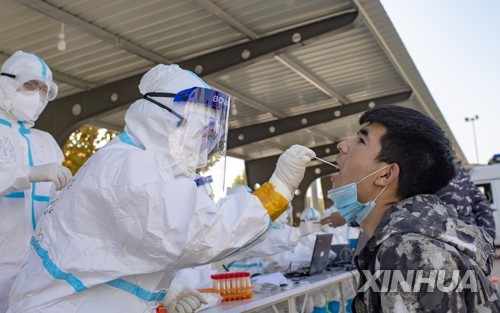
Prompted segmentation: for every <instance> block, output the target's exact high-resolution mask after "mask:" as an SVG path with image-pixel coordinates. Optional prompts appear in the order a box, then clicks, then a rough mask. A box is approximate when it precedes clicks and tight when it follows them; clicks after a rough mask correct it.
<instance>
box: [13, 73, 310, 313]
mask: <svg viewBox="0 0 500 313" xmlns="http://www.w3.org/2000/svg"><path fill="white" fill-rule="evenodd" d="M194 86H199V87H208V86H206V85H205V83H204V82H203V81H202V80H201V79H199V78H198V77H197V76H196V75H194V74H193V73H191V72H189V71H184V70H181V69H180V68H179V67H178V66H176V65H171V66H165V65H157V66H156V67H154V68H153V69H151V70H150V71H148V72H147V73H146V74H145V75H144V76H143V78H142V79H141V82H140V85H139V89H140V91H141V93H142V94H146V93H150V92H164V93H174V94H175V93H179V91H181V90H185V89H187V88H191V87H194ZM158 101H162V103H161V104H162V105H164V106H166V107H173V106H172V99H169V98H162V99H160V100H158ZM171 110H172V109H171V108H170V110H167V109H166V108H164V107H161V106H159V105H156V104H154V103H152V102H151V101H149V100H145V99H141V100H138V101H136V102H135V103H134V104H132V106H131V107H130V108H129V110H128V111H127V113H126V116H125V122H126V127H125V132H124V133H122V134H121V135H119V136H117V137H116V138H114V139H113V140H112V141H111V142H110V143H108V144H107V145H106V146H104V147H103V148H101V149H100V150H99V151H98V152H97V153H96V154H94V155H93V156H92V157H91V158H90V159H89V160H88V161H87V162H86V163H85V165H84V166H83V167H82V168H81V169H80V170H79V171H78V173H77V174H76V175H75V177H74V179H73V181H72V184H71V185H70V186H69V187H68V188H67V189H66V190H64V192H62V193H61V194H60V196H59V198H58V200H57V201H56V202H55V203H53V205H51V206H50V207H49V208H48V209H47V210H46V214H45V215H44V216H43V217H42V218H41V219H40V222H39V225H38V228H37V230H36V233H35V234H34V236H33V238H32V239H31V245H32V250H31V251H30V253H29V254H28V255H27V257H26V259H25V260H24V266H23V268H22V269H21V271H20V273H19V275H18V276H17V278H16V281H15V283H14V286H13V288H12V292H11V295H10V308H9V312H44V313H50V312H66V313H70V312H79V313H85V312H88V313H91V312H92V313H93V312H107V313H111V312H120V313H122V312H153V311H154V309H155V308H156V306H157V305H158V304H159V302H160V301H161V299H163V298H164V297H165V294H166V290H167V289H168V288H169V285H170V281H171V279H172V276H173V274H174V273H175V272H176V271H177V270H179V269H181V268H185V267H192V266H196V265H201V264H206V263H210V262H213V261H216V260H220V259H222V258H225V257H228V256H230V255H233V254H236V253H238V251H240V249H242V248H244V247H247V246H249V245H251V244H252V243H256V242H258V241H259V240H261V239H262V237H263V235H264V234H265V233H266V231H267V230H268V229H269V228H270V225H271V219H270V214H269V213H268V212H269V210H268V209H267V208H265V204H263V202H262V200H261V198H259V197H258V196H254V195H252V194H246V193H240V194H236V195H233V196H231V197H228V198H224V199H221V200H220V201H219V202H218V203H217V204H214V202H213V201H212V200H211V199H210V198H209V196H208V195H207V194H206V193H205V192H204V191H203V190H201V189H200V188H197V186H196V184H195V182H194V181H193V179H192V178H194V174H195V173H194V172H193V173H192V177H191V178H187V176H190V175H189V173H186V169H187V167H185V166H182V167H181V168H179V167H176V166H175V165H176V164H177V161H176V160H174V157H173V155H175V154H176V153H177V151H170V147H173V146H174V145H172V144H170V143H171V141H169V137H171V136H173V135H176V134H175V133H169V132H172V131H175V127H174V126H173V125H179V118H178V117H179V116H181V117H183V114H184V112H181V111H178V112H176V114H173V113H172V112H171ZM184 117H185V116H184ZM187 122H189V121H187ZM178 138H180V137H178ZM285 153H286V152H285ZM313 155H314V153H312V155H311V156H308V157H307V158H305V157H303V158H302V160H304V162H303V163H301V164H303V165H302V167H303V168H302V169H301V173H302V177H303V173H304V171H305V164H306V163H307V162H306V161H307V160H309V161H310V158H311V157H312V156H313ZM205 157H206V156H205ZM195 160H196V159H195ZM299 163H300V162H299ZM278 165H279V161H278ZM302 177H300V178H299V179H298V181H299V182H300V180H301V179H302ZM278 180H279V178H278ZM293 183H294V184H295V183H296V180H293ZM268 184H269V183H268ZM285 184H287V183H286V182H284V183H283V185H285ZM264 185H266V184H264ZM264 185H263V186H264ZM297 185H298V183H297ZM261 188H262V187H261ZM295 188H296V186H295ZM271 189H272V186H271ZM261 196H262V195H261ZM286 201H287V200H285V206H286V203H287V202H286ZM235 208H238V209H237V210H235ZM285 208H286V207H285ZM282 211H283V210H278V211H277V213H276V214H278V215H279V214H281V212H282Z"/></svg>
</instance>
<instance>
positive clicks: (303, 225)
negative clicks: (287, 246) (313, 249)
mask: <svg viewBox="0 0 500 313" xmlns="http://www.w3.org/2000/svg"><path fill="white" fill-rule="evenodd" d="M320 231H321V223H320V222H318V221H302V222H300V225H299V228H297V234H298V236H299V237H304V236H307V235H309V234H312V233H317V232H320Z"/></svg>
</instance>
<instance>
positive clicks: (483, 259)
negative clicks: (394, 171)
mask: <svg viewBox="0 0 500 313" xmlns="http://www.w3.org/2000/svg"><path fill="white" fill-rule="evenodd" d="M491 254H493V240H492V238H491V237H490V236H489V235H487V234H486V233H485V232H484V231H483V230H481V229H480V228H479V227H477V226H472V225H468V224H466V223H464V222H463V221H461V220H459V219H458V216H457V212H456V211H455V210H454V209H453V208H452V207H451V206H447V205H445V204H444V203H443V202H442V201H441V200H440V199H439V198H438V197H437V196H436V195H417V196H414V197H411V198H408V199H405V200H403V201H401V202H399V203H397V204H395V205H393V206H392V207H391V208H390V209H389V210H388V211H387V212H386V214H385V215H384V217H383V218H382V220H381V222H380V224H379V225H378V227H377V229H376V230H375V233H374V236H373V237H372V238H371V239H370V240H369V241H368V243H367V245H366V246H365V248H364V249H363V250H362V251H361V253H360V255H359V256H358V257H357V258H356V266H357V267H358V270H359V271H360V273H361V275H360V277H361V279H360V283H359V286H358V294H357V296H356V298H355V300H354V302H353V310H354V311H355V312H453V313H455V312H500V298H499V294H498V291H497V290H496V288H495V286H494V285H493V283H492V282H491V279H490V277H489V275H490V272H491V264H490V263H489V262H488V258H489V257H490V255H491ZM363 270H365V271H368V272H363ZM377 270H379V271H384V272H389V271H388V270H390V272H391V273H395V272H396V271H399V272H400V273H402V274H403V275H404V276H405V277H406V275H407V274H408V273H410V272H412V273H413V271H415V272H416V271H417V270H421V271H422V272H423V273H424V275H423V276H424V277H429V274H428V273H429V272H431V271H435V270H441V271H443V273H444V279H443V281H444V283H445V285H446V286H449V285H450V282H451V281H452V280H453V279H452V275H453V273H454V272H458V273H459V276H460V277H462V276H464V275H465V273H466V272H469V273H472V274H473V276H474V277H475V278H476V281H477V290H473V289H472V288H468V287H467V286H466V288H463V290H458V289H454V290H452V291H448V292H446V291H443V290H442V289H439V288H437V287H436V286H432V287H433V288H430V287H431V286H430V285H432V284H431V283H429V284H428V285H426V284H422V285H421V288H420V290H417V291H415V289H411V290H410V291H408V290H405V289H404V288H403V287H402V285H401V284H393V285H392V286H391V289H390V290H389V291H387V290H385V292H378V291H377V290H376V288H369V289H367V290H365V291H364V292H361V291H360V288H361V289H362V287H363V286H364V285H365V284H366V283H367V281H368V282H369V281H371V280H372V281H373V277H375V276H376V275H375V273H376V271H377ZM367 273H368V274H369V275H372V278H370V277H368V276H369V275H366V274H367ZM384 276H385V274H384ZM392 277H394V276H392ZM368 278H370V279H368ZM388 278H391V277H388ZM375 281H376V285H377V286H378V287H380V290H382V287H383V286H384V285H387V284H386V282H384V278H383V277H378V278H377V279H376V280H375ZM410 285H411V284H410ZM394 286H396V288H393V287H394ZM429 288H430V289H429ZM380 290H379V291H380Z"/></svg>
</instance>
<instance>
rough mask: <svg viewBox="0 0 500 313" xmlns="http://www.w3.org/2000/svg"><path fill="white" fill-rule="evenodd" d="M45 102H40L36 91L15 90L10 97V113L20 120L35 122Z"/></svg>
mask: <svg viewBox="0 0 500 313" xmlns="http://www.w3.org/2000/svg"><path fill="white" fill-rule="evenodd" d="M46 105H47V102H42V100H41V99H40V94H39V93H38V92H33V93H24V92H16V95H15V96H14V98H13V99H12V110H11V113H12V115H14V117H15V118H16V119H18V120H19V121H22V122H35V121H36V120H37V119H38V116H40V114H41V113H42V111H43V109H45V106H46Z"/></svg>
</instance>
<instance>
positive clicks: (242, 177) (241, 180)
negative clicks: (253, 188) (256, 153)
mask: <svg viewBox="0 0 500 313" xmlns="http://www.w3.org/2000/svg"><path fill="white" fill-rule="evenodd" d="M235 184H239V185H247V173H246V172H245V170H243V172H242V173H241V174H239V175H238V176H236V177H235V178H234V180H233V185H235Z"/></svg>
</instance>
